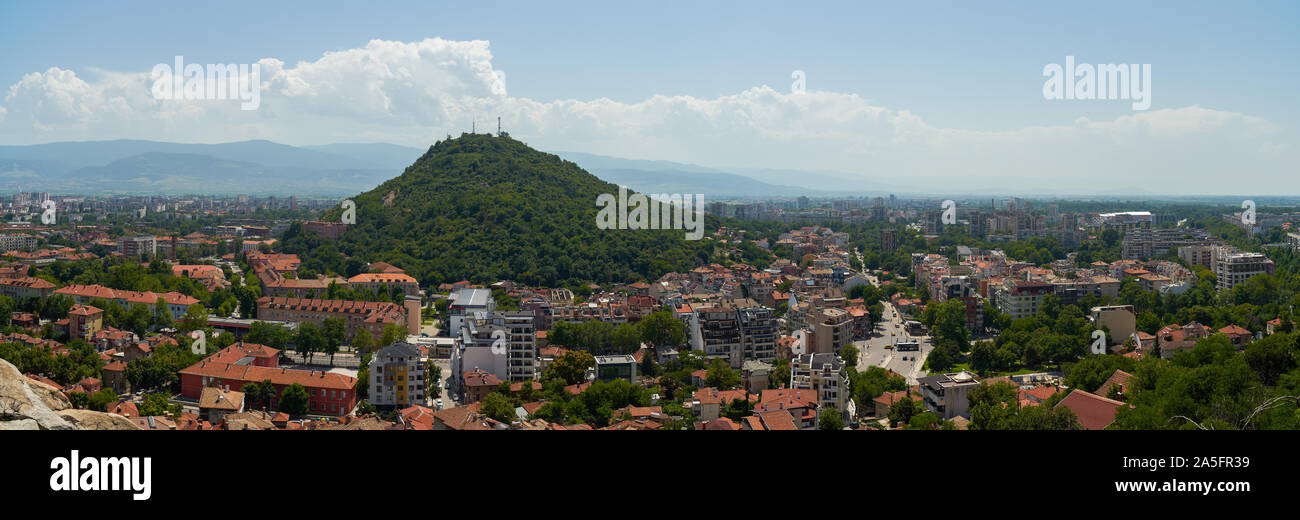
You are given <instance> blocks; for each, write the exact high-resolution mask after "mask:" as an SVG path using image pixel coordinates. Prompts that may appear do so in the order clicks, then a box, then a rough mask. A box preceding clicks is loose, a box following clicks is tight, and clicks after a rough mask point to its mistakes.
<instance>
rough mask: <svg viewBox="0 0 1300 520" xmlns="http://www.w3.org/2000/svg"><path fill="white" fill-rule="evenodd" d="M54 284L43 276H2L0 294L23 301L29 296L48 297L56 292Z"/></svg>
mask: <svg viewBox="0 0 1300 520" xmlns="http://www.w3.org/2000/svg"><path fill="white" fill-rule="evenodd" d="M54 287H55V286H54V284H53V283H50V282H49V281H46V280H43V279H41V278H32V277H28V276H24V277H21V278H0V295H4V296H8V297H10V298H13V299H14V300H15V301H18V302H21V301H22V300H25V299H27V298H41V299H44V298H47V297H49V295H50V294H51V293H53V292H54Z"/></svg>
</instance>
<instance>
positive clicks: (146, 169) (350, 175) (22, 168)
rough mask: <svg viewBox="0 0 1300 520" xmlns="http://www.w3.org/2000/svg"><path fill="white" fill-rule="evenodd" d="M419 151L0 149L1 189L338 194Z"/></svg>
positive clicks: (178, 146)
mask: <svg viewBox="0 0 1300 520" xmlns="http://www.w3.org/2000/svg"><path fill="white" fill-rule="evenodd" d="M422 153H423V150H420V149H418V148H409V147H400V146H395V145H391V144H386V143H377V144H337V145H323V146H313V147H296V146H289V145H285V144H279V143H273V142H271V141H241V142H234V143H221V144H189V143H167V142H158V141H136V140H118V141H85V142H60V143H48V144H39V145H29V146H0V190H4V191H14V190H17V189H19V188H20V187H21V189H23V190H25V191H49V192H53V193H85V194H128V193H142V194H143V193H156V194H163V195H181V194H211V195H230V194H237V193H247V194H259V195H260V194H285V195H299V196H312V195H341V194H347V193H355V192H357V191H360V190H365V189H370V188H373V187H375V186H377V185H378V184H379V183H381V182H383V181H384V180H387V179H389V178H391V177H392V176H394V175H397V174H400V173H401V172H402V169H403V168H405V166H406V165H409V164H411V162H413V161H414V160H415V159H416V158H417V157H419V156H420V154H422Z"/></svg>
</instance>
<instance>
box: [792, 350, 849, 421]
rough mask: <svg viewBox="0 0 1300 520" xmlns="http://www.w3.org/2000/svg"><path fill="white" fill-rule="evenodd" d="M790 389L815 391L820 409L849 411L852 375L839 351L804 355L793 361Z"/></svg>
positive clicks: (843, 413) (844, 412) (841, 412)
mask: <svg viewBox="0 0 1300 520" xmlns="http://www.w3.org/2000/svg"><path fill="white" fill-rule="evenodd" d="M790 388H795V389H807V390H812V391H813V392H816V394H817V403H818V408H820V409H822V410H828V409H829V410H835V411H838V412H839V413H840V414H841V415H845V414H847V411H848V404H849V391H850V389H849V376H848V374H847V373H846V372H845V369H844V360H842V359H840V357H839V356H838V355H836V354H803V355H800V356H798V357H796V358H794V359H792V360H790Z"/></svg>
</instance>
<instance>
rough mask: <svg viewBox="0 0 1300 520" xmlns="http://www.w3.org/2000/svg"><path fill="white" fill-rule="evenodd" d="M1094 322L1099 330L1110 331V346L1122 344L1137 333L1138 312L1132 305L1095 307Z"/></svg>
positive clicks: (1108, 342)
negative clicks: (1103, 328)
mask: <svg viewBox="0 0 1300 520" xmlns="http://www.w3.org/2000/svg"><path fill="white" fill-rule="evenodd" d="M1092 322H1093V323H1095V324H1096V325H1097V327H1098V328H1102V327H1105V328H1106V329H1108V330H1110V334H1109V335H1108V336H1107V337H1106V341H1107V345H1108V346H1111V345H1119V344H1122V343H1124V342H1125V341H1127V340H1128V339H1129V338H1130V337H1132V336H1133V333H1134V332H1137V312H1136V311H1135V310H1134V309H1133V306H1132V305H1111V306H1108V307H1093V308H1092Z"/></svg>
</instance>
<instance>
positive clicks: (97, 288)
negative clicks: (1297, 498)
mask: <svg viewBox="0 0 1300 520" xmlns="http://www.w3.org/2000/svg"><path fill="white" fill-rule="evenodd" d="M54 294H61V295H65V296H69V297H71V298H72V301H73V302H75V303H80V304H89V303H90V302H92V301H94V300H96V299H104V300H106V301H109V302H114V303H117V304H118V305H121V306H122V307H125V308H128V309H129V308H131V307H132V306H134V305H144V306H147V307H149V308H151V309H152V308H153V307H154V305H156V304H157V303H158V300H162V302H163V304H164V305H166V306H167V311H168V312H170V313H171V316H172V319H174V320H179V319H181V318H183V317H185V312H186V311H188V310H189V309H190V306H191V305H194V304H196V303H199V300H198V299H197V298H194V297H192V296H189V295H185V294H181V293H178V292H167V293H155V292H150V291H143V292H141V291H122V290H118V289H110V288H108V287H104V286H102V285H69V286H66V287H63V288H60V289H57V290H55V291H54Z"/></svg>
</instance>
